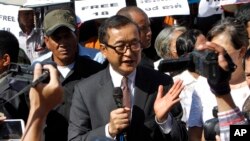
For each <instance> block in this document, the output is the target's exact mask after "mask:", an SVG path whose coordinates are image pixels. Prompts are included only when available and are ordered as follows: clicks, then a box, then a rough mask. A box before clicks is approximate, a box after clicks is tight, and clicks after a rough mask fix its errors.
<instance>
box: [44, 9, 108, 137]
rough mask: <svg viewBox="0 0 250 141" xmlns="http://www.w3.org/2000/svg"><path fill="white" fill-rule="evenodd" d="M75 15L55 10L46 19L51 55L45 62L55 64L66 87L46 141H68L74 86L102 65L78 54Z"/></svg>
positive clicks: (48, 123)
mask: <svg viewBox="0 0 250 141" xmlns="http://www.w3.org/2000/svg"><path fill="white" fill-rule="evenodd" d="M75 17H76V16H75V14H74V13H73V12H72V11H71V10H69V9H55V10H52V11H49V12H48V13H47V14H46V15H45V17H44V23H43V26H44V32H45V35H44V42H45V44H46V47H47V48H48V49H49V50H50V51H51V52H52V56H51V57H50V58H48V59H46V60H44V61H54V62H55V63H56V64H57V69H58V70H59V72H60V82H61V84H62V86H63V88H64V91H65V93H64V101H63V103H62V104H60V105H59V106H57V107H56V108H55V109H54V110H52V111H51V112H50V113H49V114H48V116H47V120H46V127H45V130H44V132H45V140H46V141H56V140H58V141H66V140H67V134H68V133H67V129H68V117H69V109H70V106H71V99H72V95H73V89H74V85H75V84H76V83H77V82H78V80H79V79H81V78H86V77H88V76H90V75H92V74H94V73H96V72H98V71H99V70H101V69H102V68H103V66H102V65H101V64H99V63H97V62H95V61H93V60H91V59H90V58H89V57H86V56H79V55H78V54H79V53H78V51H79V50H78V48H79V47H78V37H77V35H78V34H77V32H78V31H77V29H76V18H75Z"/></svg>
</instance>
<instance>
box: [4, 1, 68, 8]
mask: <svg viewBox="0 0 250 141" xmlns="http://www.w3.org/2000/svg"><path fill="white" fill-rule="evenodd" d="M70 2H71V0H0V3H2V4H8V5H19V6H25V7H42V6H49V5H56V4H63V3H70Z"/></svg>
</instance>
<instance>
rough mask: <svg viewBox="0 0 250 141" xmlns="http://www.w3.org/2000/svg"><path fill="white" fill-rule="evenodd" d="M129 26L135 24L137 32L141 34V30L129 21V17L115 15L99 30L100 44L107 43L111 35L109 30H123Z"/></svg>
mask: <svg viewBox="0 0 250 141" xmlns="http://www.w3.org/2000/svg"><path fill="white" fill-rule="evenodd" d="M128 24H134V25H135V26H136V27H137V30H138V32H139V34H140V29H139V27H138V25H137V24H136V23H134V22H133V21H131V20H130V19H128V18H127V17H124V16H121V15H115V16H112V17H110V18H108V19H106V20H105V21H104V22H103V23H102V24H101V26H100V27H99V30H98V38H99V41H100V43H107V41H108V38H109V35H108V32H107V31H108V29H110V28H117V29H118V28H122V27H124V26H126V25H128Z"/></svg>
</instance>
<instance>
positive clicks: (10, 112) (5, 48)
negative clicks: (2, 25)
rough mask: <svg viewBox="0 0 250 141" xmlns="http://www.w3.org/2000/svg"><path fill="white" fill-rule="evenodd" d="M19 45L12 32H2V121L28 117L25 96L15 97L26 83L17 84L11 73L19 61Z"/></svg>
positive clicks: (0, 33)
mask: <svg viewBox="0 0 250 141" xmlns="http://www.w3.org/2000/svg"><path fill="white" fill-rule="evenodd" d="M18 52H19V43H18V40H17V38H16V37H15V36H14V35H13V34H12V33H10V32H7V31H3V30H0V112H1V116H0V120H1V121H3V120H4V119H23V120H24V121H26V119H27V117H28V111H29V110H28V106H27V103H26V97H25V95H20V96H18V97H16V98H14V99H13V100H11V101H9V99H10V98H11V97H13V96H15V95H16V94H17V93H18V92H19V90H20V89H22V88H23V87H24V86H25V85H26V83H16V82H17V81H18V80H15V79H11V78H14V77H15V76H14V74H13V73H12V72H10V71H9V67H10V65H11V63H16V62H17V61H18Z"/></svg>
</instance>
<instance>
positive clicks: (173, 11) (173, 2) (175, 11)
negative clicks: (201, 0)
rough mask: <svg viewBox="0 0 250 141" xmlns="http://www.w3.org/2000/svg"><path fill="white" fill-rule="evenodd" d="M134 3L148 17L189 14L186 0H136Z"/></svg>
mask: <svg viewBox="0 0 250 141" xmlns="http://www.w3.org/2000/svg"><path fill="white" fill-rule="evenodd" d="M136 3H137V6H138V7H140V8H141V9H143V10H144V11H145V12H146V13H147V14H148V16H149V17H162V16H169V15H189V14H190V10H189V5H188V1H187V0H136Z"/></svg>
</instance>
